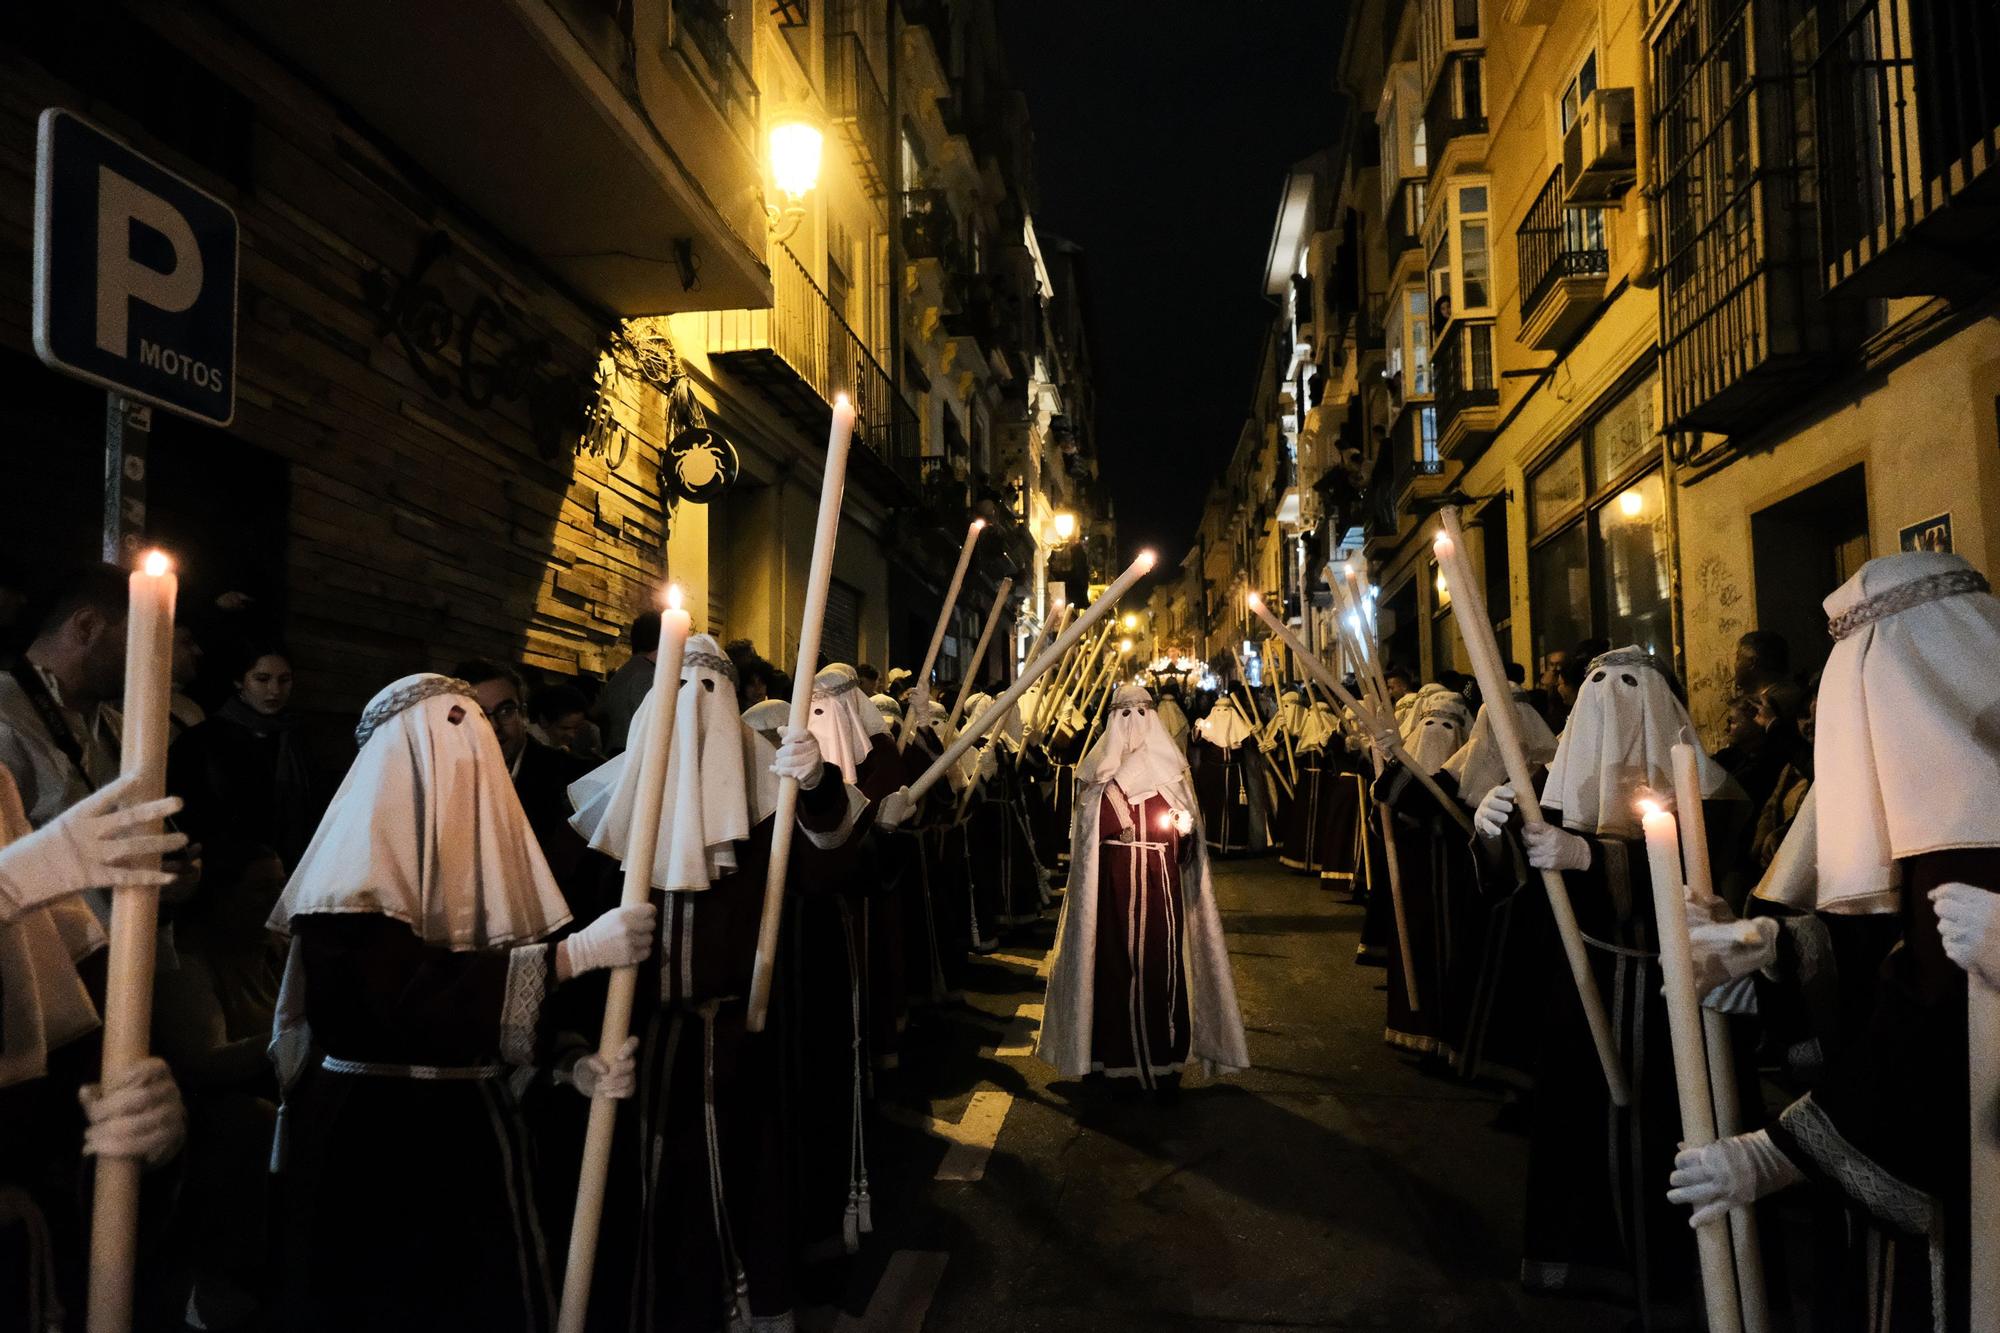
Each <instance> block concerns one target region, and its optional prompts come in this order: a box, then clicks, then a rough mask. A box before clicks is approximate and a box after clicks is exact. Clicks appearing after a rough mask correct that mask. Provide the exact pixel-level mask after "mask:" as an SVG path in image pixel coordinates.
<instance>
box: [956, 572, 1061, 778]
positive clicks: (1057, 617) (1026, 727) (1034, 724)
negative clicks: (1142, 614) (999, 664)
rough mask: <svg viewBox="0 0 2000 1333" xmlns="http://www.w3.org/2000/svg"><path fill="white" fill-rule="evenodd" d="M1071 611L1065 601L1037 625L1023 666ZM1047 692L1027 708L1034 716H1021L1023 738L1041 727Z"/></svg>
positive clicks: (1040, 649) (1031, 659)
mask: <svg viewBox="0 0 2000 1333" xmlns="http://www.w3.org/2000/svg"><path fill="white" fill-rule="evenodd" d="M1069 613H1070V608H1069V605H1068V603H1064V604H1063V605H1062V606H1059V607H1057V608H1056V609H1055V610H1054V611H1052V612H1050V613H1049V614H1048V615H1046V616H1043V617H1042V623H1041V624H1039V625H1037V626H1036V627H1035V637H1034V638H1032V639H1030V640H1029V641H1028V651H1027V652H1026V653H1024V654H1022V657H1021V663H1022V665H1023V666H1025V665H1027V664H1028V663H1029V662H1032V661H1034V660H1035V654H1037V653H1039V652H1041V651H1042V643H1043V641H1045V640H1046V639H1047V638H1048V637H1049V630H1050V628H1051V627H1054V626H1060V625H1064V624H1067V623H1068V622H1069ZM1056 632H1057V633H1058V634H1060V633H1062V631H1061V630H1060V629H1057V630H1056ZM1047 694H1048V690H1047V688H1044V689H1043V690H1042V691H1041V693H1040V694H1037V695H1036V696H1035V702H1034V703H1033V704H1032V705H1031V706H1030V707H1029V708H1028V710H1027V711H1028V712H1029V713H1032V714H1033V715H1034V716H1032V717H1029V716H1026V715H1023V717H1022V718H1021V737H1022V739H1023V740H1026V739H1028V737H1029V736H1030V734H1031V733H1032V732H1034V731H1035V730H1037V729H1038V728H1039V726H1040V724H1041V719H1042V706H1043V705H1044V704H1046V703H1047V702H1048V699H1047V697H1046V696H1047ZM938 743H939V744H940V745H942V744H943V743H944V741H943V738H942V737H940V738H939V741H938Z"/></svg>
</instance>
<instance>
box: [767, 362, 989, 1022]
mask: <svg viewBox="0 0 2000 1333" xmlns="http://www.w3.org/2000/svg"><path fill="white" fill-rule="evenodd" d="M853 439H854V404H852V403H850V402H849V401H848V400H847V395H846V394H844V393H843V394H839V395H836V397H835V401H834V404H833V425H832V427H831V429H830V430H829V432H828V434H827V440H826V472H825V474H824V476H823V477H822V478H821V480H820V491H819V528H818V531H817V532H816V533H815V534H814V536H813V557H812V568H811V570H810V571H809V572H808V573H807V575H806V604H805V611H804V614H803V615H802V616H801V618H800V621H799V656H798V664H797V666H796V668H795V669H794V670H793V672H792V679H793V680H794V681H796V682H798V684H797V686H796V688H794V689H793V690H792V714H791V717H790V719H789V723H790V725H791V729H792V730H793V731H794V732H801V731H805V730H806V729H807V727H806V724H807V723H808V722H809V721H811V717H812V679H813V676H814V675H815V674H816V673H817V672H818V670H819V636H820V630H821V629H822V628H824V627H825V624H826V597H827V590H828V588H829V586H830V585H831V584H832V582H833V547H834V542H835V541H836V540H837V539H838V538H839V536H840V504H841V497H842V495H843V494H844V493H845V491H846V487H847V450H848V446H849V445H850V444H851V443H852V442H853ZM979 526H980V525H979V524H978V523H976V522H975V524H974V528H975V531H974V532H973V533H972V534H971V535H969V536H968V537H967V538H966V545H967V553H966V554H965V555H963V556H961V557H960V559H959V572H960V574H961V576H962V575H963V573H964V566H965V562H966V561H967V560H968V559H970V558H971V555H970V547H971V544H972V542H973V541H974V540H976V539H977V538H978V535H979V534H978V532H977V531H976V529H977V528H978V527H979ZM932 655H933V658H935V655H936V644H935V643H934V644H933V645H932ZM933 665H935V662H934V661H933V662H926V663H925V665H924V670H925V673H926V678H925V679H919V680H918V681H917V689H918V690H919V691H920V692H921V691H923V690H924V689H925V686H926V683H927V679H928V673H929V670H930V668H931V666H933ZM919 703H921V698H913V699H912V700H911V706H910V710H909V711H910V712H911V713H914V712H915V711H916V709H917V705H918V704H919ZM909 722H910V718H909V716H908V714H906V715H905V716H904V718H903V724H904V729H905V730H904V734H905V735H907V734H908V727H909ZM798 813H799V784H798V782H797V781H795V780H794V779H792V778H786V777H781V778H779V779H778V799H777V808H776V810H775V811H774V813H773V818H774V819H775V820H776V823H775V824H774V825H773V826H772V829H771V856H770V863H769V866H768V868H767V870H766V872H765V877H764V914H763V917H762V919H761V920H760V921H759V922H758V927H757V957H756V961H755V963H754V964H753V965H752V969H751V973H750V1011H749V1013H748V1015H747V1016H746V1017H745V1020H744V1022H745V1025H746V1026H747V1027H748V1028H749V1029H750V1030H751V1031H752V1032H762V1031H763V1030H764V1020H765V1018H766V1016H767V1015H768V1014H769V1012H770V1008H771V980H772V977H773V975H774V973H775V970H776V968H777V965H778V929H779V927H780V925H781V924H783V921H784V907H785V876H786V875H787V874H788V873H789V872H790V870H791V863H792V825H793V824H794V823H795V822H796V821H797V819H798Z"/></svg>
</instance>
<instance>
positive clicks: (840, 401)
mask: <svg viewBox="0 0 2000 1333" xmlns="http://www.w3.org/2000/svg"><path fill="white" fill-rule="evenodd" d="M843 408H844V409H846V410H847V411H849V412H852V411H853V410H854V404H853V403H852V402H850V401H848V397H847V392H846V391H845V390H842V391H841V392H839V393H837V394H835V395H834V396H833V410H834V411H836V412H838V411H840V410H842V409H843Z"/></svg>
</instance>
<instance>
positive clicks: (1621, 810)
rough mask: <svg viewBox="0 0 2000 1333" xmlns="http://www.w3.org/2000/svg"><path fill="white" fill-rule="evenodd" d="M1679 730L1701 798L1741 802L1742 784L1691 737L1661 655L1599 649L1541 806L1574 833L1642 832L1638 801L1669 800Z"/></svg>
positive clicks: (1626, 834)
mask: <svg viewBox="0 0 2000 1333" xmlns="http://www.w3.org/2000/svg"><path fill="white" fill-rule="evenodd" d="M1683 733H1685V734H1686V737H1687V739H1688V741H1689V742H1690V743H1691V744H1692V745H1693V746H1694V748H1695V762H1696V764H1697V766H1698V767H1699V769H1700V773H1701V794H1702V796H1703V797H1704V798H1707V797H1716V796H1730V795H1734V796H1736V797H1738V798H1739V799H1740V798H1741V796H1742V791H1741V789H1740V788H1739V787H1737V786H1736V784H1735V782H1734V781H1732V780H1731V779H1730V776H1729V774H1728V773H1726V772H1725V771H1724V770H1723V768H1722V766H1721V765H1720V764H1717V763H1716V762H1715V761H1714V760H1712V759H1710V758H1709V757H1708V755H1707V753H1706V752H1705V751H1704V750H1703V749H1702V748H1701V742H1700V741H1699V740H1697V739H1695V736H1694V727H1693V724H1692V723H1691V722H1690V721H1689V719H1688V712H1687V708H1686V707H1685V706H1684V705H1683V704H1682V703H1681V701H1680V699H1679V698H1678V697H1677V696H1676V695H1675V694H1674V691H1673V687H1672V686H1671V685H1669V684H1668V683H1667V677H1666V673H1665V669H1664V668H1663V667H1661V665H1660V663H1659V660H1658V659H1657V658H1655V657H1653V656H1652V655H1651V654H1650V653H1647V652H1646V651H1645V650H1643V649H1640V648H1636V647H1627V648H1618V649H1614V650H1613V651H1611V652H1608V653H1605V654H1603V655H1602V656H1600V657H1598V658H1596V659H1595V660H1593V661H1592V662H1591V664H1590V672H1589V674H1588V675H1586V676H1585V677H1584V680H1583V684H1582V685H1581V686H1580V687H1579V688H1578V689H1577V692H1576V706H1575V707H1574V708H1572V709H1571V710H1570V714H1569V722H1568V724H1567V725H1565V726H1564V728H1563V734H1562V738H1561V740H1560V741H1559V742H1558V743H1557V746H1556V757H1555V758H1554V759H1553V760H1551V761H1550V762H1549V776H1548V781H1547V782H1546V783H1545V784H1543V788H1542V804H1543V805H1545V806H1550V807H1552V808H1554V809H1557V810H1560V811H1561V812H1562V824H1563V827H1565V828H1569V829H1574V830H1576V831H1577V832H1579V833H1595V834H1599V835H1602V836H1606V837H1615V838H1637V837H1639V836H1640V826H1639V808H1638V803H1639V800H1640V798H1641V797H1642V796H1643V795H1645V794H1647V793H1657V794H1660V795H1662V796H1664V797H1666V798H1667V799H1668V800H1671V799H1672V797H1673V791H1674V769H1673V758H1672V751H1673V747H1674V746H1675V745H1676V744H1678V743H1679V742H1680V740H1681V739H1682V735H1683ZM1642 789H1643V790H1642Z"/></svg>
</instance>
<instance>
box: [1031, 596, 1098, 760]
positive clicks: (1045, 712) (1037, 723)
mask: <svg viewBox="0 0 2000 1333" xmlns="http://www.w3.org/2000/svg"><path fill="white" fill-rule="evenodd" d="M1070 623H1072V624H1073V623H1075V622H1074V620H1073V619H1072V620H1071V622H1070ZM1064 628H1065V629H1067V628H1068V625H1065V626H1064ZM1056 640H1057V642H1061V640H1062V633H1061V631H1057V633H1056ZM1094 647H1095V640H1094V638H1093V640H1092V642H1091V643H1088V644H1084V643H1079V644H1078V645H1077V646H1076V647H1075V648H1073V649H1071V650H1070V651H1068V652H1066V653H1064V654H1063V656H1062V658H1061V659H1060V660H1059V661H1058V662H1057V663H1056V666H1055V669H1054V670H1053V671H1051V672H1050V673H1049V676H1048V679H1047V681H1046V682H1045V683H1044V684H1043V686H1042V689H1041V692H1040V693H1039V694H1037V695H1036V696H1035V720H1034V727H1033V730H1032V731H1029V730H1028V728H1026V727H1025V726H1024V727H1023V728H1022V735H1023V737H1024V738H1025V739H1027V740H1040V739H1041V738H1042V736H1043V735H1044V734H1046V733H1047V731H1048V730H1049V728H1050V726H1051V725H1053V723H1054V720H1055V719H1056V718H1057V717H1059V716H1060V715H1061V714H1062V701H1063V696H1064V695H1065V693H1066V692H1067V691H1068V689H1069V679H1070V673H1071V672H1072V671H1074V670H1075V669H1076V665H1077V663H1078V662H1080V661H1082V660H1083V658H1084V657H1085V656H1087V655H1088V654H1089V653H1090V652H1091V651H1092V649H1093V648H1094ZM1028 660H1029V662H1031V663H1032V662H1033V661H1034V660H1035V659H1034V654H1033V653H1030V654H1029V655H1028Z"/></svg>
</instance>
